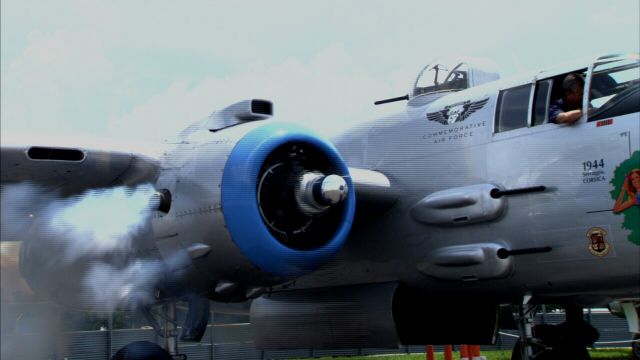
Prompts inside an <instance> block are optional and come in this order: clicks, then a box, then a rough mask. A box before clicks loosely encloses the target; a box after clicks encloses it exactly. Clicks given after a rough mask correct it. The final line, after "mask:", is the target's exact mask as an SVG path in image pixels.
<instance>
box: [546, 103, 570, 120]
mask: <svg viewBox="0 0 640 360" xmlns="http://www.w3.org/2000/svg"><path fill="white" fill-rule="evenodd" d="M565 111H567V110H565V108H564V100H563V99H559V100H554V101H552V102H551V103H550V104H549V122H550V123H555V122H556V118H557V117H558V115H560V114H562V113H563V112H565Z"/></svg>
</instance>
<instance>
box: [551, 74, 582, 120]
mask: <svg viewBox="0 0 640 360" xmlns="http://www.w3.org/2000/svg"><path fill="white" fill-rule="evenodd" d="M562 90H564V95H563V97H562V99H558V100H555V101H552V102H551V104H549V122H550V123H556V124H573V123H574V122H576V121H578V119H580V117H581V116H582V94H583V92H584V78H583V77H582V75H581V74H569V75H567V76H566V77H565V78H564V80H563V81H562Z"/></svg>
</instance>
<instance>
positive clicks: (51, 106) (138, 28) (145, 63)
mask: <svg viewBox="0 0 640 360" xmlns="http://www.w3.org/2000/svg"><path fill="white" fill-rule="evenodd" d="M0 6H1V9H0V10H1V12H0V14H1V22H0V26H1V29H0V30H1V31H0V39H1V43H0V44H1V58H0V67H1V74H0V75H1V77H0V79H1V93H0V105H1V106H0V124H1V139H2V142H6V141H9V140H12V139H14V138H24V137H27V138H32V139H36V138H37V139H40V138H56V139H58V140H60V139H62V140H63V141H65V142H68V144H69V146H73V145H74V141H79V140H82V139H93V138H101V139H105V140H106V141H107V142H109V141H113V142H115V141H118V142H124V143H132V144H133V143H138V142H149V143H153V142H161V141H162V140H163V139H167V138H170V137H171V136H172V135H174V134H175V133H177V132H178V131H179V130H180V129H182V128H184V127H186V126H187V125H188V124H190V123H192V122H194V121H197V120H200V119H202V118H204V117H206V116H207V115H209V114H210V113H211V112H212V111H214V110H216V109H220V108H222V107H224V106H227V105H229V104H231V103H233V102H235V101H239V100H243V99H249V98H263V99H268V100H271V101H273V102H274V118H276V119H278V120H283V121H291V122H296V123H302V124H305V125H307V126H309V127H311V128H313V129H315V130H318V131H319V132H321V133H323V134H328V135H333V134H336V133H337V132H339V131H343V130H345V129H347V128H348V127H350V126H351V125H353V124H356V123H359V122H362V121H366V120H371V119H374V118H378V117H381V116H385V115H388V114H391V113H395V112H400V111H404V107H405V104H404V103H403V102H400V103H394V104H388V105H382V106H374V105H373V102H374V101H375V100H380V99H385V98H390V97H395V96H402V95H404V94H406V93H408V92H409V91H410V89H411V87H412V85H413V82H414V80H415V78H416V76H417V74H418V72H419V71H420V69H421V68H422V67H423V66H425V65H427V64H428V63H430V62H431V61H433V60H434V59H436V58H437V57H441V56H454V55H455V56H458V55H466V56H474V57H482V58H487V59H490V60H492V61H494V62H495V63H496V64H497V65H498V67H499V69H500V70H501V73H502V75H503V77H504V76H509V75H513V74H517V73H518V72H521V71H526V70H535V69H541V68H544V67H548V66H552V65H554V64H558V63H562V62H567V61H572V60H575V59H576V58H582V57H589V56H595V55H598V54H602V53H609V52H630V51H634V52H638V51H640V19H639V18H640V2H639V1H638V0H629V1H626V0H620V1H583V0H580V1H557V0H554V1H387V0H385V1H376V0H373V1H359V0H354V1H336V0H328V1H322V2H320V1H289V0H278V1H189V2H178V1H154V2H143V1H102V0H60V1H55V2H53V1H34V0H3V1H2V2H1V3H0ZM34 141H35V140H34Z"/></svg>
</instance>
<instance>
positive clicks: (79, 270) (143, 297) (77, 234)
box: [1, 183, 166, 312]
mask: <svg viewBox="0 0 640 360" xmlns="http://www.w3.org/2000/svg"><path fill="white" fill-rule="evenodd" d="M156 194H157V193H156V192H155V190H154V188H153V186H151V185H149V184H145V185H140V186H137V187H135V188H132V187H116V188H109V189H95V190H89V191H86V192H84V193H82V194H81V195H76V196H72V197H69V198H61V197H59V196H58V194H57V193H56V192H55V191H48V190H46V189H44V188H42V187H39V186H37V185H34V184H29V183H20V184H15V185H7V186H4V187H3V188H2V202H1V203H2V209H1V210H2V227H1V236H2V240H14V241H15V240H19V241H24V242H23V244H24V246H27V247H28V248H30V249H28V252H27V254H30V255H32V258H31V259H25V260H27V261H29V262H30V264H28V266H27V267H28V269H27V271H28V272H30V273H31V278H36V279H37V283H38V284H39V285H40V286H43V287H47V286H48V287H50V288H52V289H59V291H58V290H56V291H57V292H58V293H65V295H63V296H69V297H71V296H75V297H76V298H77V300H76V301H79V304H78V305H80V306H82V307H84V308H86V309H88V310H95V311H101V312H112V311H114V310H115V309H116V308H117V307H121V306H123V305H126V306H127V307H131V306H135V305H140V304H145V303H149V302H151V301H153V290H154V289H153V285H154V284H155V283H156V282H157V281H158V280H160V278H161V276H162V275H163V271H165V268H166V264H165V263H164V262H163V261H162V260H161V259H157V258H140V257H139V254H137V253H136V249H137V248H139V247H140V244H144V243H145V242H147V241H150V235H151V231H150V218H151V216H152V215H153V211H154V209H153V208H152V205H153V204H154V203H157V195H156ZM23 275H26V274H23ZM34 290H37V289H34ZM73 292H75V294H73ZM67 293H68V294H67Z"/></svg>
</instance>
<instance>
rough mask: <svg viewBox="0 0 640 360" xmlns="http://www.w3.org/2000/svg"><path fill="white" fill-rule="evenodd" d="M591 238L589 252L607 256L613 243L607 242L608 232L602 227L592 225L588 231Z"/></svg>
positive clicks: (588, 236)
mask: <svg viewBox="0 0 640 360" xmlns="http://www.w3.org/2000/svg"><path fill="white" fill-rule="evenodd" d="M587 238H589V252H590V253H591V254H592V255H595V256H600V257H602V256H606V255H607V254H609V252H610V251H611V245H609V243H608V242H607V232H606V230H605V229H603V228H601V227H592V228H591V229H589V231H587Z"/></svg>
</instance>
